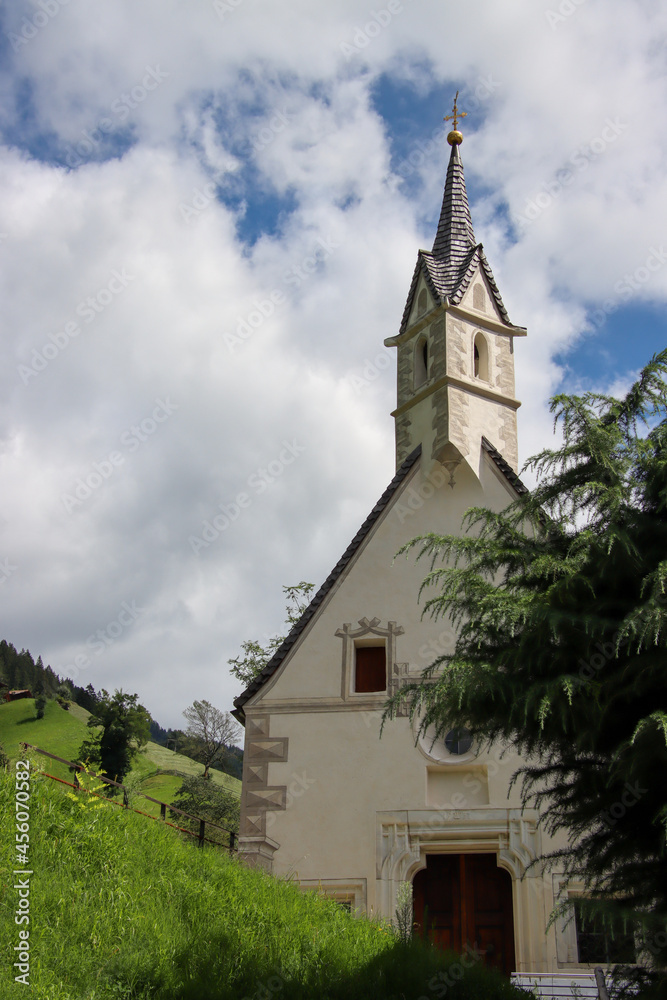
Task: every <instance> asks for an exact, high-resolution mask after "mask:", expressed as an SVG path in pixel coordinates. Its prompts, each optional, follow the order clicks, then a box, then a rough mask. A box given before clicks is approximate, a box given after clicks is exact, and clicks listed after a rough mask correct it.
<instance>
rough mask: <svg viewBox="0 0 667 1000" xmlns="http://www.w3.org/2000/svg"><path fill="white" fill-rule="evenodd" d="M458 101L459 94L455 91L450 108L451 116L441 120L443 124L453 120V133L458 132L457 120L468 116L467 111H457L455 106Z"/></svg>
mask: <svg viewBox="0 0 667 1000" xmlns="http://www.w3.org/2000/svg"><path fill="white" fill-rule="evenodd" d="M458 99H459V92H458V90H457V91H456V97H455V98H454V106H453V108H452V113H451V115H445V117H444V118H443V119H442V120H443V122H450V121H452V119H453V120H454V131H455V132H458V130H459V118H465V117H466V115H467V114H468V112H467V111H459V109H458V106H457V105H458Z"/></svg>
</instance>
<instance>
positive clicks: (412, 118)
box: [0, 0, 667, 725]
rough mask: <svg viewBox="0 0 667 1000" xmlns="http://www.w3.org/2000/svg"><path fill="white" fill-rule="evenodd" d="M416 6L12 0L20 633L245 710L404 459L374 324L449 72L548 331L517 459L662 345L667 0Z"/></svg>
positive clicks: (12, 610)
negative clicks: (248, 644)
mask: <svg viewBox="0 0 667 1000" xmlns="http://www.w3.org/2000/svg"><path fill="white" fill-rule="evenodd" d="M561 7H563V10H567V11H569V10H570V7H571V8H572V12H571V13H563V12H562V11H561ZM393 11H394V12H393V13H392V14H391V16H389V12H388V10H385V8H384V7H382V6H380V7H376V8H372V9H371V8H369V6H368V5H366V4H364V3H362V2H360V0H341V2H340V3H337V4H335V5H322V7H319V6H318V7H316V6H315V5H313V4H312V3H307V2H306V0H289V2H288V0H276V2H272V3H270V4H269V3H268V0H240V2H239V3H237V4H235V5H234V6H231V5H225V4H224V3H217V4H216V3H215V2H210V3H209V2H206V0H202V3H201V4H196V5H193V4H192V3H187V2H186V0H174V2H173V3H171V4H170V5H169V8H168V11H167V12H165V5H164V3H163V0H142V3H141V4H139V5H138V4H136V3H131V2H130V0H115V2H114V4H113V5H112V6H111V5H101V4H100V5H94V6H92V7H91V6H90V5H83V4H75V3H70V4H61V3H59V0H49V2H45V4H42V5H40V3H39V2H37V3H33V2H29V0H14V2H12V3H10V4H6V5H4V6H3V7H2V8H1V9H0V51H1V52H2V70H1V71H0V89H1V94H0V97H1V98H2V99H1V100H0V300H1V304H2V308H1V309H0V324H2V327H1V329H2V335H1V338H0V348H1V350H2V364H1V365H0V380H1V383H2V392H1V393H0V476H1V477H2V482H3V495H2V497H1V498H0V566H2V567H4V569H2V570H0V574H1V577H2V578H1V579H0V601H1V602H2V604H0V616H1V623H2V627H1V629H0V633H1V634H2V636H3V637H5V638H6V639H8V640H9V641H11V642H14V644H15V645H17V646H18V647H27V648H29V649H30V650H31V651H32V652H33V653H34V655H35V656H37V655H38V654H40V653H41V655H42V657H43V659H44V662H48V663H50V664H51V665H52V666H53V667H54V669H56V670H57V671H59V672H61V673H70V674H71V675H72V676H75V677H76V680H77V682H78V683H84V684H87V683H92V684H93V685H94V686H95V687H96V688H100V687H107V688H113V687H116V686H123V687H125V688H129V689H130V690H137V691H138V692H139V694H140V695H141V697H142V699H143V700H144V702H145V703H146V704H147V705H148V706H149V708H150V709H151V711H153V713H154V715H155V716H156V718H157V719H158V720H159V721H160V722H161V723H162V724H163V725H178V724H179V723H180V721H181V719H180V713H181V711H182V709H183V708H184V707H185V706H186V705H187V704H188V703H189V702H191V701H192V699H193V698H194V697H199V698H202V697H205V698H208V699H209V700H211V701H213V702H214V703H216V704H218V705H219V706H220V707H222V708H228V707H230V706H231V701H232V698H233V697H234V695H235V694H237V693H238V692H239V685H238V683H237V682H236V681H235V680H234V679H233V678H231V677H230V676H229V673H228V670H227V659H229V658H230V657H232V656H235V655H236V653H237V652H238V650H239V648H240V644H241V642H242V641H243V640H244V639H247V638H250V637H254V638H258V639H260V640H261V639H263V638H266V637H268V636H269V635H271V634H273V633H275V632H276V631H277V630H278V629H280V627H281V624H282V620H283V607H282V603H283V602H282V589H281V588H282V585H283V584H292V583H296V582H297V581H298V580H302V579H306V580H312V581H313V582H314V583H317V584H319V583H320V582H321V581H322V580H323V579H324V578H325V577H326V576H327V574H328V573H329V571H330V569H331V567H332V566H333V565H334V564H335V563H336V561H337V560H338V558H339V556H340V554H341V553H342V551H343V550H344V549H345V547H346V545H347V543H348V542H349V539H350V538H351V537H352V535H353V534H354V533H355V531H356V530H357V528H358V526H359V524H360V523H361V521H362V520H363V519H364V517H365V516H366V514H367V512H368V510H369V509H370V508H371V507H372V506H373V504H374V502H375V500H376V499H377V497H378V496H379V495H380V494H381V492H382V491H383V489H384V487H385V486H386V483H387V482H388V480H389V479H390V478H391V476H392V474H393V471H394V450H393V426H392V420H391V417H390V415H389V414H390V412H391V410H392V409H393V406H394V398H395V371H394V362H393V356H391V352H388V351H387V350H386V349H385V348H384V347H383V341H384V339H385V338H386V337H388V336H391V335H392V334H394V333H395V332H396V330H397V328H398V325H399V322H400V318H401V314H402V311H403V306H404V303H405V298H406V295H407V292H408V288H409V284H410V278H411V275H412V270H413V267H414V262H415V259H416V253H417V250H418V248H420V247H430V246H431V244H432V241H433V236H434V231H435V226H436V223H437V218H438V213H439V210H440V203H441V199H442V188H443V183H444V176H445V169H446V163H447V157H448V154H449V147H448V146H447V144H446V140H445V135H446V132H447V130H448V128H447V127H445V126H444V125H443V122H442V118H443V115H444V114H447V113H449V111H450V109H451V104H452V99H453V95H454V92H455V91H456V90H457V89H458V90H460V92H461V96H460V104H461V107H462V108H463V109H464V110H467V111H468V112H469V114H468V116H467V117H466V118H465V119H464V120H463V122H462V126H461V128H462V131H463V133H464V135H465V140H464V144H463V146H462V158H463V162H464V165H465V173H466V181H467V186H468V193H469V198H470V202H471V208H472V214H473V222H474V226H475V232H476V235H477V238H478V240H480V241H481V242H483V243H484V246H485V249H486V253H487V256H488V259H489V261H490V263H491V267H492V268H493V271H494V274H495V277H496V280H497V282H498V285H499V287H500V291H501V294H502V295H503V298H504V301H505V303H506V305H507V308H508V311H509V313H510V316H511V319H512V321H513V322H515V323H516V324H518V325H523V326H526V327H527V328H528V337H527V338H526V339H525V340H523V341H522V342H521V344H518V345H517V351H516V366H517V395H518V397H519V398H520V399H521V401H522V407H521V410H520V411H519V442H520V451H521V460H522V461H524V460H525V459H526V458H527V457H528V456H529V455H530V454H532V453H534V452H536V451H538V450H540V449H541V448H543V447H544V446H545V445H546V444H548V443H549V442H551V441H552V440H553V439H552V436H551V435H552V427H551V416H550V414H549V410H548V400H549V397H550V396H551V395H552V394H553V393H555V392H558V391H562V390H566V391H571V390H577V391H580V390H586V389H596V390H600V391H616V392H622V391H624V390H625V388H627V386H628V385H629V384H630V383H631V381H632V379H633V378H634V376H635V374H636V372H637V371H638V370H639V368H640V367H641V366H642V365H643V364H644V363H645V362H646V361H647V360H648V358H649V357H650V355H651V354H653V353H654V352H655V351H657V350H660V349H661V348H662V347H663V346H664V345H665V343H667V336H666V334H667V329H666V321H665V316H666V312H665V303H666V300H667V267H665V263H666V261H667V256H666V255H665V249H666V248H665V247H664V246H663V243H662V241H663V240H664V239H665V235H664V220H665V218H666V217H667V180H666V177H665V169H664V164H665V162H667V150H666V149H665V145H666V144H667V130H665V129H664V128H663V127H662V123H663V122H664V109H665V73H664V55H663V53H664V39H665V34H666V28H667V11H665V10H662V9H657V8H656V6H655V5H653V4H650V3H645V2H644V0H630V2H627V0H604V2H603V0H585V2H583V3H580V4H578V5H567V4H566V5H562V4H561V5H560V6H559V5H558V4H556V3H553V2H551V0H537V2H535V0H504V2H503V3H502V4H498V3H495V2H492V0H480V2H479V3H477V4H475V5H474V6H473V5H451V4H443V3H441V2H439V0H438V2H436V0H401V2H400V3H398V5H396V4H394V5H393ZM661 40H662V44H661ZM388 359H389V360H388ZM240 497H246V498H247V501H248V502H247V503H246V502H245V501H243V502H239V498H240ZM216 518H217V521H216V523H217V524H218V528H216V529H207V528H206V525H207V524H212V523H213V521H214V520H215V519H216ZM216 532H217V533H216ZM207 535H208V537H206V536H207ZM197 539H199V542H197ZM128 608H129V609H130V610H129V611H128Z"/></svg>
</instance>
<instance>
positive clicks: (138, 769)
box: [0, 698, 241, 815]
mask: <svg viewBox="0 0 667 1000" xmlns="http://www.w3.org/2000/svg"><path fill="white" fill-rule="evenodd" d="M89 717H90V713H89V712H87V711H86V710H85V708H81V706H80V705H75V704H73V703H72V704H71V705H70V707H69V710H68V711H65V709H63V708H61V707H60V705H59V704H58V703H57V702H56V701H53V700H49V701H47V703H46V708H45V712H44V718H43V719H38V718H37V717H36V713H35V702H34V699H32V698H22V699H20V700H19V701H10V702H6V703H5V702H0V743H2V744H3V746H4V748H5V753H6V754H7V755H8V756H9V757H10V758H11V759H12V760H16V759H17V758H18V757H19V755H20V754H21V750H20V744H21V743H31V744H32V745H33V746H37V747H40V749H42V750H48V751H49V753H53V754H55V755H56V756H57V757H63V758H64V759H65V760H76V759H77V754H78V750H79V747H80V746H81V742H82V741H83V740H84V739H85V738H86V736H89V735H90V730H89V728H88V726H87V722H88V719H89ZM40 760H41V765H40V766H41V767H42V769H43V770H44V771H47V772H48V773H49V774H53V775H54V776H55V777H56V778H62V779H64V780H65V781H71V780H72V776H71V774H70V773H69V769H68V767H67V765H66V764H59V763H58V761H55V760H49V759H48V758H46V757H42V758H40ZM203 772H204V766H203V764H197V762H196V761H194V760H191V759H190V758H189V757H184V756H183V755H182V754H180V753H175V752H174V751H173V750H167V748H166V747H163V746H160V745H159V744H158V743H147V744H146V747H145V748H144V749H143V751H142V752H141V753H140V754H139V756H138V757H137V758H136V759H135V761H134V765H133V767H132V772H131V773H132V775H135V776H138V777H139V779H140V780H141V786H140V788H139V790H140V791H143V792H145V793H146V794H147V795H151V796H152V797H153V798H155V799H160V800H162V801H164V802H171V801H172V800H173V797H174V796H175V794H176V792H177V791H178V789H179V788H180V785H181V781H180V778H179V775H201V774H203ZM209 773H210V775H211V780H212V781H214V782H215V783H216V784H218V785H221V786H222V787H224V788H226V789H227V791H229V792H232V793H233V794H235V795H240V794H241V782H240V781H239V780H238V778H234V777H232V776H231V775H229V774H223V773H222V772H221V771H214V770H211V771H210V772H209ZM144 786H145V787H144ZM163 792H165V793H166V794H164V795H163V794H162V793H163ZM138 807H139V808H142V809H144V808H145V811H146V812H151V813H153V812H154V813H155V814H156V815H157V814H159V811H160V807H159V806H156V805H154V804H153V803H151V802H144V803H143V805H141V806H138Z"/></svg>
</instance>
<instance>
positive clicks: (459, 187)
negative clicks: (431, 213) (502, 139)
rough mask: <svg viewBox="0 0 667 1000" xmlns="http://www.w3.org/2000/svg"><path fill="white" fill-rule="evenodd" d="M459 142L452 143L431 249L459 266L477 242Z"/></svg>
mask: <svg viewBox="0 0 667 1000" xmlns="http://www.w3.org/2000/svg"><path fill="white" fill-rule="evenodd" d="M450 134H451V133H450ZM457 134H459V135H460V133H457ZM459 146H460V143H458V142H455V143H452V152H451V155H450V157H449V166H448V167H447V178H446V180H445V193H444V196H443V199H442V208H441V209H440V220H439V222H438V230H437V232H436V234H435V240H434V241H433V250H432V251H431V252H432V254H433V256H434V257H435V258H436V259H437V260H443V261H445V262H450V263H451V264H452V265H454V266H456V265H458V267H460V266H461V265H462V264H463V262H464V260H465V259H466V257H467V256H468V255H469V254H470V251H471V250H473V249H474V248H475V247H476V246H477V241H476V240H475V233H474V230H473V228H472V217H471V215H470V206H469V205H468V192H467V191H466V182H465V177H464V176H463V163H462V162H461V154H460V153H459Z"/></svg>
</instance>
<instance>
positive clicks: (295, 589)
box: [227, 580, 315, 687]
mask: <svg viewBox="0 0 667 1000" xmlns="http://www.w3.org/2000/svg"><path fill="white" fill-rule="evenodd" d="M314 588H315V584H314V583H306V581H305V580H302V581H301V583H297V584H294V586H292V587H283V594H284V595H285V597H286V598H287V606H286V608H285V613H286V616H287V617H286V619H285V626H286V632H285V635H275V636H273V638H272V639H269V641H268V642H267V643H266V645H264V646H262V644H261V643H260V642H259V641H258V640H257V639H247V640H246V641H245V642H242V643H241V649H242V650H243V655H242V656H236V657H234V658H233V659H231V660H228V661H227V662H228V663H229V669H230V673H232V674H233V675H234V677H238V679H239V680H240V681H242V683H243V684H244V685H245V687H249V686H250V685H251V684H252V682H253V681H254V679H255V678H256V677H258V676H259V674H261V672H262V670H263V669H264V667H265V666H266V664H267V663H268V662H269V660H270V659H271V657H272V656H273V654H274V653H275V651H276V650H277V649H278V647H279V646H280V645H281V644H282V643H283V642H284V640H285V637H286V635H287V634H288V633H289V632H290V631H291V629H292V628H293V627H294V626H295V625H296V623H297V622H298V621H299V619H300V618H301V616H302V614H303V613H304V611H305V610H306V608H307V607H308V604H309V602H310V594H311V592H312V591H313V590H314Z"/></svg>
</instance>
